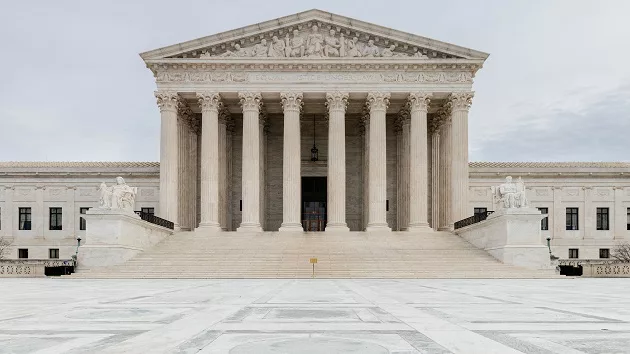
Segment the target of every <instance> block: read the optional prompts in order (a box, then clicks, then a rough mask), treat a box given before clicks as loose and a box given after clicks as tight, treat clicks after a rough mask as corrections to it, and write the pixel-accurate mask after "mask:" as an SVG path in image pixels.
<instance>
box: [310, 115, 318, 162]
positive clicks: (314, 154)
mask: <svg viewBox="0 0 630 354" xmlns="http://www.w3.org/2000/svg"><path fill="white" fill-rule="evenodd" d="M317 160H319V150H318V149H317V146H315V115H314V114H313V148H312V149H311V161H317Z"/></svg>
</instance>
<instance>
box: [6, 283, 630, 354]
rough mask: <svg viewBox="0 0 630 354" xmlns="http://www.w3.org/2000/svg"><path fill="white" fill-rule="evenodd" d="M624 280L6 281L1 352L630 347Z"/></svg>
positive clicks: (629, 297) (503, 352) (505, 351)
mask: <svg viewBox="0 0 630 354" xmlns="http://www.w3.org/2000/svg"><path fill="white" fill-rule="evenodd" d="M628 286H630V281H629V280H625V279H567V280H565V281H562V282H558V281H557V280H355V281H350V280H317V279H316V280H196V281H190V280H65V279H34V280H26V279H5V280H3V281H2V297H1V298H0V353H3V354H4V353H15V354H18V353H46V354H53V353H97V352H98V353H231V354H244V353H247V354H265V353H362V354H373V353H378V354H381V353H383V354H384V353H466V354H474V353H483V354H490V353H499V354H509V353H538V354H543V353H544V354H548V353H562V354H577V353H627V348H628V346H629V345H630V294H628V292H627V291H626V290H627V288H628Z"/></svg>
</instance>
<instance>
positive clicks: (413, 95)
mask: <svg viewBox="0 0 630 354" xmlns="http://www.w3.org/2000/svg"><path fill="white" fill-rule="evenodd" d="M431 96H433V94H432V93H431V92H410V93H409V97H408V98H407V100H408V102H409V107H410V109H411V112H416V111H424V112H426V111H427V110H428V109H429V102H430V101H431Z"/></svg>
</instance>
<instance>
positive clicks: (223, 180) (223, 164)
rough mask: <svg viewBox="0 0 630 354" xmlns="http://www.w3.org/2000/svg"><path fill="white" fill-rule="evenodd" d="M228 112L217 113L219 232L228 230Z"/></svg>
mask: <svg viewBox="0 0 630 354" xmlns="http://www.w3.org/2000/svg"><path fill="white" fill-rule="evenodd" d="M229 117H230V112H229V111H228V109H227V107H225V106H224V107H223V108H222V109H221V111H220V112H219V224H220V225H221V230H223V231H227V230H228V222H227V220H228V218H227V213H228V208H229V205H228V199H227V194H228V191H227V182H228V181H227V126H226V123H227V120H228V119H229Z"/></svg>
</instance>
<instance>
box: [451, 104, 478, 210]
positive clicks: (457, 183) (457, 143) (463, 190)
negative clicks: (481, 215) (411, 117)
mask: <svg viewBox="0 0 630 354" xmlns="http://www.w3.org/2000/svg"><path fill="white" fill-rule="evenodd" d="M472 98H473V93H472V92H454V93H452V94H451V95H450V96H449V102H450V104H451V110H452V113H451V120H452V124H453V126H452V136H451V141H452V149H453V150H452V152H453V155H452V161H453V164H452V174H451V175H452V179H451V191H452V194H451V205H452V206H453V215H452V217H453V221H454V222H455V221H459V220H462V219H465V218H467V217H469V216H470V215H472V212H471V211H470V210H469V207H468V178H469V176H468V109H469V108H470V105H471V104H472Z"/></svg>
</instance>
